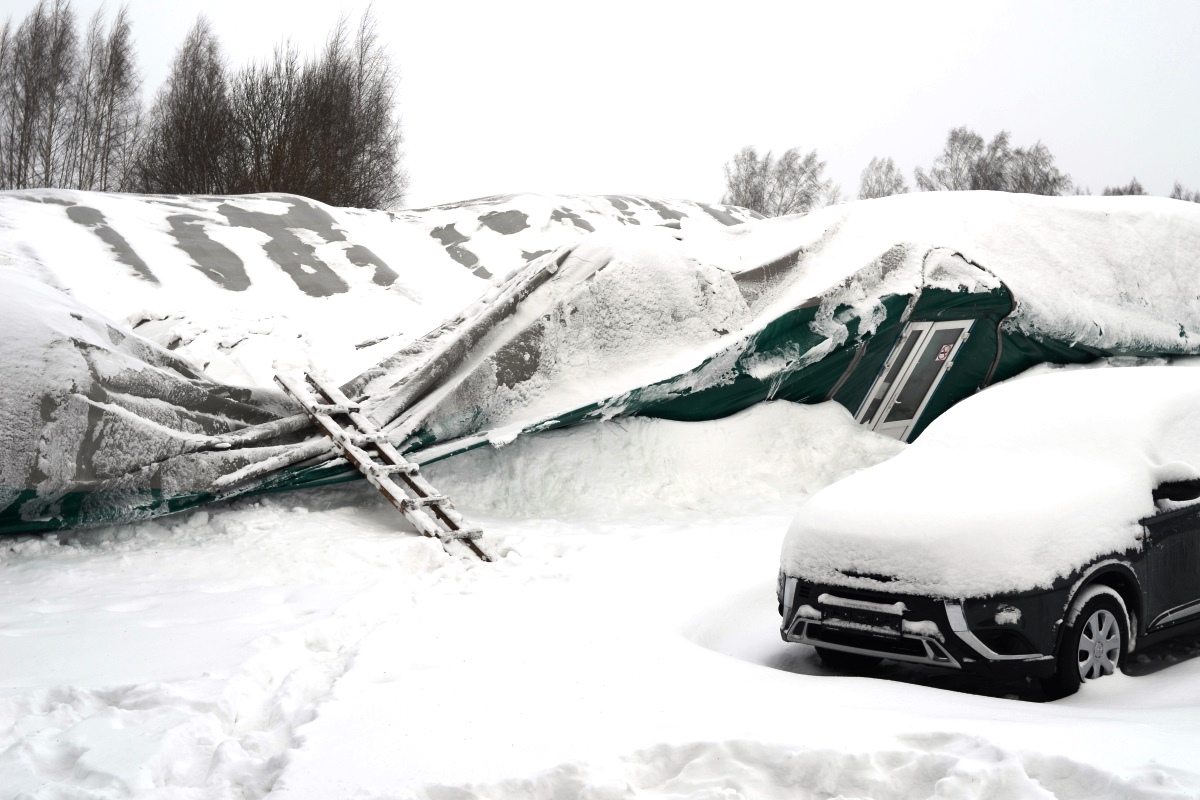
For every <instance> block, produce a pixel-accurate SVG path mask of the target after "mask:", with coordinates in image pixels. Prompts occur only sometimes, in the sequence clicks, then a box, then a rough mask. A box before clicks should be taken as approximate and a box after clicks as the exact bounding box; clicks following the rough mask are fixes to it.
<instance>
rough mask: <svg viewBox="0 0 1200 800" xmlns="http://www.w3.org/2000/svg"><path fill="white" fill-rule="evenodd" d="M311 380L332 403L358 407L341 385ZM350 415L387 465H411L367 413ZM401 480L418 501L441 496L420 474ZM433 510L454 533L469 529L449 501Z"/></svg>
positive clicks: (317, 379) (405, 476)
mask: <svg viewBox="0 0 1200 800" xmlns="http://www.w3.org/2000/svg"><path fill="white" fill-rule="evenodd" d="M309 380H310V381H311V382H312V384H313V385H314V386H315V387H316V388H317V390H318V391H319V392H320V393H321V394H322V395H324V396H325V398H326V399H327V400H328V401H329V402H330V403H332V404H334V405H338V406H353V405H354V401H352V400H351V399H350V398H348V397H346V395H345V394H343V393H342V391H341V389H340V388H338V387H337V386H333V385H331V384H329V383H327V382H325V381H323V380H321V379H320V378H317V377H315V376H312V375H310V376H309ZM349 416H350V419H351V421H353V422H354V424H355V426H356V427H358V429H359V430H360V431H361V432H362V433H364V434H366V435H367V436H370V437H373V438H374V445H375V449H376V450H378V451H379V454H380V456H381V457H382V458H383V460H384V461H385V462H390V463H392V464H393V465H404V464H409V463H411V462H410V461H408V460H407V459H406V458H404V456H403V455H401V454H400V452H399V451H398V450H396V448H395V447H394V446H393V445H392V443H391V442H389V441H388V440H387V439H386V438H385V437H384V436H383V435H382V434H381V433H380V431H379V429H378V428H377V427H376V426H375V425H374V423H372V422H371V420H370V419H369V418H368V417H367V416H366V415H365V414H363V413H362V412H352V413H351V414H350V415H349ZM399 477H400V480H401V481H403V482H404V484H406V485H407V486H408V487H409V488H410V489H411V490H412V492H413V493H414V494H416V495H417V497H418V498H424V497H432V496H435V495H436V494H437V490H436V489H435V488H434V487H433V484H431V483H430V482H429V481H428V480H426V479H425V476H423V475H421V474H420V472H416V473H414V474H412V475H401V476H399ZM432 508H433V513H434V514H435V515H437V516H438V517H439V518H440V519H441V521H442V523H443V524H444V525H445V526H446V527H447V528H449V529H450V531H451V532H455V531H458V530H460V529H463V530H465V529H468V528H469V526H468V524H467V521H466V519H465V518H464V517H463V515H462V514H460V513H459V512H458V510H457V509H455V508H454V506H453V504H452V503H450V502H449V501H444V502H442V503H439V504H437V505H434V506H433V507H432Z"/></svg>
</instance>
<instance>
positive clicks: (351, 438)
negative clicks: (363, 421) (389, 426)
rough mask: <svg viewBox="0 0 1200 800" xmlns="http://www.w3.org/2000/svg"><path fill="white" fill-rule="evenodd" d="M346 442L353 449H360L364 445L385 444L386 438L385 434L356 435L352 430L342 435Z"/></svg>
mask: <svg viewBox="0 0 1200 800" xmlns="http://www.w3.org/2000/svg"><path fill="white" fill-rule="evenodd" d="M343 435H344V436H345V437H346V441H348V442H350V444H352V445H354V446H355V447H362V446H363V445H365V444H387V443H388V437H387V434H386V433H379V432H376V433H357V432H355V431H352V430H347V431H346V432H345V433H344V434H343Z"/></svg>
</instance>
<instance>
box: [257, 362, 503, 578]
mask: <svg viewBox="0 0 1200 800" xmlns="http://www.w3.org/2000/svg"><path fill="white" fill-rule="evenodd" d="M304 378H305V380H304V381H303V382H301V381H298V380H296V379H295V378H292V377H289V376H287V375H276V376H275V382H276V383H278V384H279V385H280V386H282V387H283V390H284V391H285V392H287V393H288V394H290V395H291V396H292V397H293V398H295V399H296V401H297V402H299V403H300V405H301V406H303V407H304V410H305V411H306V412H307V413H308V415H309V416H310V417H311V418H312V420H313V422H315V423H316V425H317V427H319V428H320V429H321V430H322V431H324V432H325V433H326V434H327V435H328V436H329V438H331V439H333V441H334V443H335V444H337V446H338V447H339V448H340V449H341V451H342V453H343V455H344V456H345V457H346V460H347V461H349V462H350V463H351V464H353V465H354V466H356V467H358V470H359V472H361V473H362V474H363V475H365V476H366V478H367V480H368V481H370V482H371V484H372V485H373V486H375V488H377V489H378V490H379V491H380V493H381V494H383V496H384V497H386V498H387V499H388V502H390V503H391V504H392V505H393V506H395V507H396V509H397V510H398V511H399V512H400V513H401V514H403V515H404V518H405V519H407V520H408V521H409V522H411V523H412V524H413V526H414V527H416V529H417V530H418V531H419V532H421V533H422V534H424V535H425V536H429V537H431V538H434V539H437V540H439V541H440V542H441V543H442V547H443V548H445V550H446V552H447V553H449V554H450V555H453V556H460V557H464V558H478V559H479V560H481V561H496V560H497V559H498V558H499V557H498V555H497V554H496V552H495V551H494V550H493V549H492V547H491V545H489V544H488V543H487V542H485V541H484V540H483V538H482V536H483V531H482V530H481V529H480V528H478V527H474V526H470V525H468V524H467V521H466V520H465V519H463V516H462V514H459V513H458V512H457V511H455V510H454V505H453V504H452V503H451V502H450V499H449V498H448V497H446V496H445V495H442V494H438V492H437V490H436V489H434V488H433V486H432V485H430V483H429V481H427V480H425V477H424V476H423V475H421V472H420V467H419V466H418V465H417V464H414V463H412V462H411V461H409V460H407V459H406V458H404V456H402V455H400V452H399V451H397V450H396V448H395V447H393V446H392V445H391V443H390V442H389V441H388V439H387V435H386V434H384V433H382V432H381V431H380V430H379V429H378V428H376V427H375V425H374V424H373V423H372V422H371V420H369V419H368V418H367V417H366V415H364V414H363V413H362V410H361V409H360V408H359V406H358V404H357V403H354V402H353V401H351V400H350V398H348V397H346V395H344V394H342V391H341V390H340V389H339V388H338V387H336V386H332V385H330V384H328V383H326V382H325V381H323V380H321V379H320V378H318V377H315V376H313V375H305V376H304ZM335 418H342V419H347V420H348V421H349V423H350V424H349V425H348V426H346V425H343V424H341V423H340V422H339V421H338V419H335Z"/></svg>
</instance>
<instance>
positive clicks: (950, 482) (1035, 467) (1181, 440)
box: [781, 367, 1200, 598]
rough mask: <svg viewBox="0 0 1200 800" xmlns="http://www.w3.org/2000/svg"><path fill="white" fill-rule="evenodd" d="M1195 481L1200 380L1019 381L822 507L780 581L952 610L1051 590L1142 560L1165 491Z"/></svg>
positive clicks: (1176, 375)
mask: <svg viewBox="0 0 1200 800" xmlns="http://www.w3.org/2000/svg"><path fill="white" fill-rule="evenodd" d="M1195 478H1200V371H1197V370H1193V369H1179V368H1171V367H1146V368H1138V369H1100V370H1079V371H1075V372H1063V373H1061V374H1056V375H1047V376H1039V377H1034V378H1029V379H1025V380H1020V381H1014V382H1011V383H1007V384H1002V385H1000V386H997V387H994V388H992V389H988V390H987V391H985V392H983V393H981V394H979V395H977V396H975V397H973V398H971V399H970V400H969V401H967V402H965V403H962V404H960V405H958V406H956V407H955V408H953V409H951V410H950V411H949V412H947V413H946V414H944V415H943V416H942V417H940V418H939V419H937V420H936V421H935V422H934V423H933V424H932V425H930V427H929V428H928V429H927V430H926V431H925V434H924V435H923V436H922V437H921V438H920V439H919V440H918V441H917V442H915V443H914V444H913V445H911V446H910V447H909V448H907V449H906V450H905V451H904V452H902V453H901V454H900V455H899V456H897V457H896V458H894V459H892V460H890V461H888V462H886V463H883V464H880V465H879V466H877V467H874V468H872V469H869V470H866V471H863V472H861V473H858V474H856V475H853V476H851V477H850V478H847V479H846V480H844V481H841V482H839V483H836V484H834V485H832V486H830V487H828V488H827V489H825V490H824V491H822V492H820V493H819V494H817V495H816V496H814V497H813V498H812V499H811V501H810V502H809V503H808V504H807V505H805V507H804V508H803V509H802V510H801V511H800V513H799V514H798V515H797V517H796V519H795V520H794V521H793V523H792V525H791V528H790V530H789V532H788V536H787V539H786V541H785V543H784V547H783V554H782V559H781V568H782V570H783V571H784V572H786V573H787V574H789V575H798V576H801V577H802V578H805V579H809V580H812V581H815V582H821V581H834V582H836V583H838V584H841V585H847V586H855V585H858V586H861V587H862V588H875V589H878V588H882V587H886V589H887V590H888V591H889V592H896V593H901V594H904V593H913V594H923V595H932V596H938V597H946V598H966V597H984V596H988V595H993V594H999V593H1003V592H1015V591H1023V590H1027V589H1035V588H1048V587H1049V586H1050V585H1051V584H1052V583H1053V581H1054V580H1055V579H1056V578H1059V577H1063V576H1065V575H1066V574H1068V572H1069V570H1070V569H1072V568H1075V567H1078V566H1080V565H1082V564H1085V563H1087V562H1088V561H1090V560H1091V559H1094V558H1096V557H1097V556H1099V555H1102V554H1104V553H1113V552H1123V551H1127V550H1134V551H1136V550H1138V549H1139V548H1140V547H1141V541H1140V536H1141V531H1142V527H1141V525H1139V523H1138V520H1140V519H1142V518H1144V517H1146V516H1149V515H1150V514H1152V513H1154V512H1155V505H1154V502H1153V500H1152V498H1151V493H1152V491H1153V489H1154V488H1155V487H1157V486H1158V485H1159V484H1161V483H1163V482H1167V481H1179V480H1190V479H1195ZM1063 570H1067V572H1064V571H1063Z"/></svg>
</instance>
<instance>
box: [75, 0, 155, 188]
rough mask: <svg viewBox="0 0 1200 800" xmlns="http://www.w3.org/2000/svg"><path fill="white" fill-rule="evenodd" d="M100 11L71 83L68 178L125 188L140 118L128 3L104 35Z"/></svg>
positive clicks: (78, 185)
mask: <svg viewBox="0 0 1200 800" xmlns="http://www.w3.org/2000/svg"><path fill="white" fill-rule="evenodd" d="M102 14H103V9H101V10H98V11H97V12H96V14H95V15H94V16H93V17H92V20H91V22H90V23H89V24H88V30H87V34H86V38H85V43H84V48H83V58H82V60H81V64H80V71H79V77H78V79H77V80H76V83H75V117H74V119H73V121H72V134H73V135H72V140H73V147H72V164H71V166H72V171H71V176H72V181H71V185H73V186H74V187H76V188H79V189H96V190H100V191H112V190H119V189H126V188H129V172H130V168H131V166H132V164H131V161H132V155H133V152H134V149H135V147H136V144H137V137H138V126H139V123H140V119H141V99H140V94H139V90H140V88H141V81H140V80H139V78H138V75H137V67H136V65H135V63H134V50H133V31H132V28H131V26H130V22H129V7H128V6H127V5H126V6H122V7H121V8H120V9H119V10H118V11H117V14H116V16H115V17H114V18H113V21H112V23H111V24H110V25H109V27H108V32H107V33H105V31H104V26H103V17H102Z"/></svg>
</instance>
